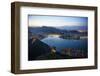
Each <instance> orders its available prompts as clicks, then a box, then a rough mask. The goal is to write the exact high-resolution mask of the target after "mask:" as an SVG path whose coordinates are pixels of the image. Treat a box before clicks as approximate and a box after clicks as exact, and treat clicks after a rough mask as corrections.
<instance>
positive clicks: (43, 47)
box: [28, 39, 51, 60]
mask: <svg viewBox="0 0 100 76" xmlns="http://www.w3.org/2000/svg"><path fill="white" fill-rule="evenodd" d="M49 52H51V48H50V47H49V46H48V45H47V44H45V43H43V42H41V41H40V40H38V39H35V40H34V41H33V39H30V40H29V41H28V60H35V59H36V58H37V57H38V56H40V55H43V54H47V53H49Z"/></svg>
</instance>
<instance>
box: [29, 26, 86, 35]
mask: <svg viewBox="0 0 100 76" xmlns="http://www.w3.org/2000/svg"><path fill="white" fill-rule="evenodd" d="M28 30H29V32H32V33H33V34H44V33H45V34H49V33H59V34H61V33H68V32H70V33H71V32H72V33H78V30H87V26H73V27H72V26H62V27H57V28H55V27H47V26H42V27H29V28H28Z"/></svg>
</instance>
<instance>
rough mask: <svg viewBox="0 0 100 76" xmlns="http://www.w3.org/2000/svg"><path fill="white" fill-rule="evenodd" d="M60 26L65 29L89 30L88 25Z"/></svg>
mask: <svg viewBox="0 0 100 76" xmlns="http://www.w3.org/2000/svg"><path fill="white" fill-rule="evenodd" d="M58 28H59V29H63V30H87V29H88V27H87V26H61V27H58Z"/></svg>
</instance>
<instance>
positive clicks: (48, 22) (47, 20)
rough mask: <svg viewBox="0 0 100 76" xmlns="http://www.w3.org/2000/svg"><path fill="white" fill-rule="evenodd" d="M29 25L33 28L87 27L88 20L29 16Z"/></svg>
mask: <svg viewBox="0 0 100 76" xmlns="http://www.w3.org/2000/svg"><path fill="white" fill-rule="evenodd" d="M28 24H29V26H31V27H42V26H51V27H61V26H87V24H88V18H87V17H71V16H45V15H28Z"/></svg>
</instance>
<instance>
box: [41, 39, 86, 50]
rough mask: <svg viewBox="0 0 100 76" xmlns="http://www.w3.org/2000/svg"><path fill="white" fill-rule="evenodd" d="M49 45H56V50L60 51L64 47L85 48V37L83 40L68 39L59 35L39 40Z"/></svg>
mask: <svg viewBox="0 0 100 76" xmlns="http://www.w3.org/2000/svg"><path fill="white" fill-rule="evenodd" d="M41 41H42V42H44V43H46V44H48V45H49V46H51V47H56V50H57V51H61V50H62V49H64V48H76V49H82V50H87V39H84V40H68V39H62V38H59V37H46V38H44V39H42V40H41Z"/></svg>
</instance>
